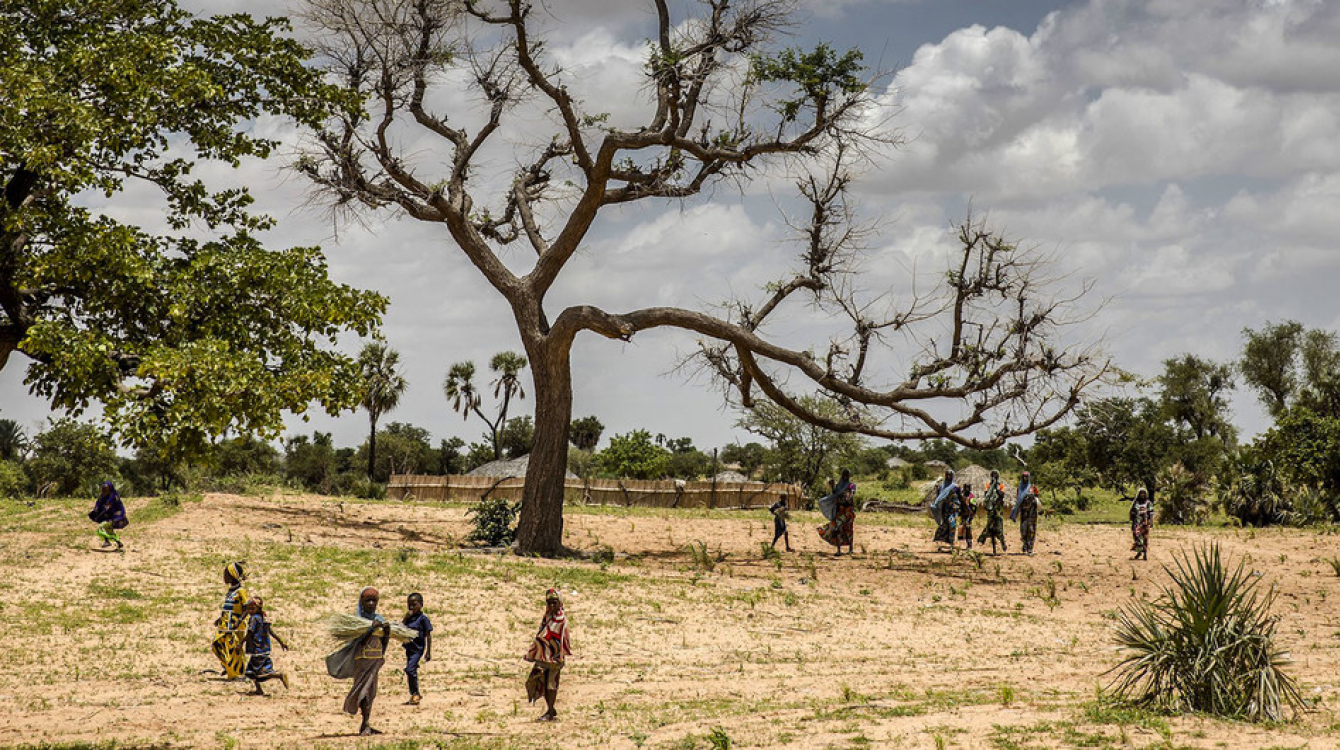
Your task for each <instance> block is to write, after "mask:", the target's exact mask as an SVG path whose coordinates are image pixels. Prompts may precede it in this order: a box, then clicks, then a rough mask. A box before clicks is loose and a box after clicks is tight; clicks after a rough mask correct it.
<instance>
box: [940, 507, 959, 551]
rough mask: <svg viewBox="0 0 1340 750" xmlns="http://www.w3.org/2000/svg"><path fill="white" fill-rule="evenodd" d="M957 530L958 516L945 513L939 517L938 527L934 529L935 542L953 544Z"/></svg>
mask: <svg viewBox="0 0 1340 750" xmlns="http://www.w3.org/2000/svg"><path fill="white" fill-rule="evenodd" d="M957 529H958V514H957V513H946V514H944V515H943V516H941V517H940V525H939V526H938V527H936V529H935V541H937V542H941V543H943V544H953V543H954V535H955V534H956V533H957V532H956V530H957Z"/></svg>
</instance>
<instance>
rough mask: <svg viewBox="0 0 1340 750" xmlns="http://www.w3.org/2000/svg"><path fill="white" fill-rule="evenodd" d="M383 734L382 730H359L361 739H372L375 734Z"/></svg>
mask: <svg viewBox="0 0 1340 750" xmlns="http://www.w3.org/2000/svg"><path fill="white" fill-rule="evenodd" d="M381 733H382V731H381V730H380V729H373V728H372V727H363V728H362V729H360V730H358V736H359V737H371V736H372V735H374V734H381Z"/></svg>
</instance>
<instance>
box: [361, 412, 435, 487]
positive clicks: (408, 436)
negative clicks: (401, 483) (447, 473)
mask: <svg viewBox="0 0 1340 750" xmlns="http://www.w3.org/2000/svg"><path fill="white" fill-rule="evenodd" d="M428 441H429V433H428V431H427V430H425V429H423V428H422V427H415V426H414V425H411V424H405V423H404V422H392V423H391V424H389V425H387V426H386V427H385V429H381V430H378V431H377V455H376V459H375V463H374V464H373V466H372V473H371V474H370V478H371V479H372V480H373V481H376V482H380V483H383V484H384V483H386V482H388V481H390V479H391V475H392V474H421V473H423V472H427V471H432V470H433V469H435V468H436V467H437V465H438V463H439V462H440V460H441V458H440V456H439V455H438V453H437V451H435V450H433V447H432V445H431V444H430V443H429V442H428ZM371 447H372V446H371V443H370V442H364V443H363V445H361V446H359V448H358V452H357V453H356V454H355V455H354V461H355V463H356V465H359V466H366V465H367V461H368V458H369V454H370V451H371Z"/></svg>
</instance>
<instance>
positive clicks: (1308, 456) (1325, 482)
mask: <svg viewBox="0 0 1340 750" xmlns="http://www.w3.org/2000/svg"><path fill="white" fill-rule="evenodd" d="M1256 449H1257V451H1258V453H1259V455H1260V456H1261V457H1262V458H1263V459H1265V460H1268V461H1271V462H1273V464H1274V468H1275V470H1276V471H1278V472H1279V474H1280V476H1281V477H1282V478H1283V479H1284V480H1285V482H1286V491H1290V492H1293V491H1297V490H1298V489H1300V488H1303V487H1312V488H1316V489H1319V490H1323V491H1325V492H1327V493H1330V494H1335V493H1340V417H1327V416H1322V415H1320V414H1317V413H1316V412H1313V411H1311V410H1309V409H1305V408H1302V407H1298V408H1294V409H1289V410H1287V411H1285V412H1284V413H1282V414H1280V415H1279V417H1278V419H1277V420H1276V422H1275V426H1274V427H1272V428H1271V429H1270V430H1268V431H1267V432H1266V433H1265V434H1264V435H1262V436H1261V437H1260V439H1259V440H1258V441H1257V443H1256Z"/></svg>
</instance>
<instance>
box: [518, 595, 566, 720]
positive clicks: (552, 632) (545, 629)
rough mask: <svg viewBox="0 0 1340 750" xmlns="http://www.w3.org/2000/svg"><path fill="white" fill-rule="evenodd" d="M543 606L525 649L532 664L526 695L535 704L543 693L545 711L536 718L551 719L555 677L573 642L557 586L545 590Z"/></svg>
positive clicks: (554, 717) (556, 713)
mask: <svg viewBox="0 0 1340 750" xmlns="http://www.w3.org/2000/svg"><path fill="white" fill-rule="evenodd" d="M544 605H545V606H544V619H542V620H541V621H540V630H539V632H537V633H536V634H535V638H534V639H533V640H532V641H531V644H530V649H529V650H527V651H526V661H528V662H531V663H533V664H534V665H535V666H533V667H531V670H530V676H529V677H527V678H526V697H527V698H529V699H530V702H531V703H534V702H535V701H536V699H537V698H539V697H540V696H541V695H543V696H544V702H545V705H547V706H548V710H546V711H545V712H544V713H543V714H541V715H540V717H539V718H538V719H536V721H553V720H555V719H557V718H558V712H557V711H555V710H554V703H555V702H557V701H558V679H559V677H560V676H561V675H562V672H563V664H564V663H565V662H566V661H567V658H568V657H569V656H571V655H572V641H571V640H570V638H569V637H568V616H567V613H566V612H564V611H563V599H562V598H561V597H559V595H558V590H557V589H549V590H548V591H546V592H545V593H544Z"/></svg>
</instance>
